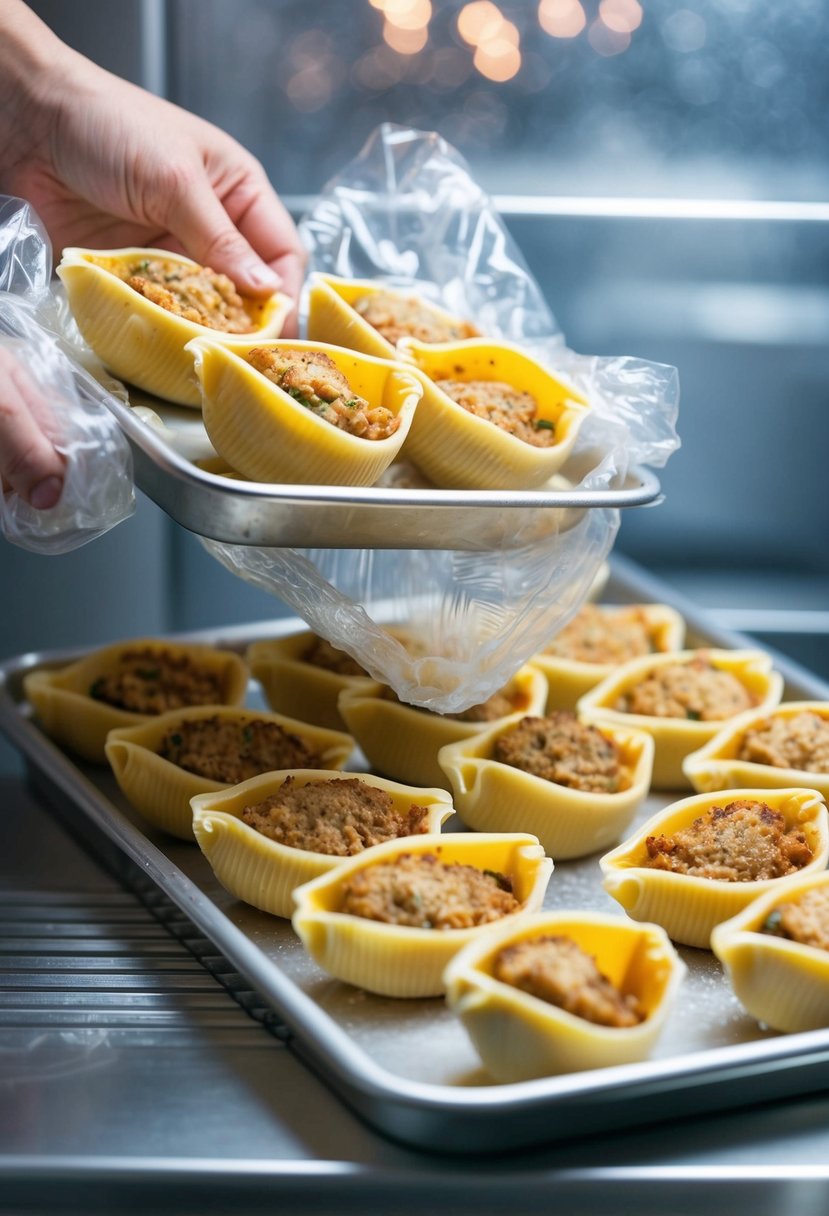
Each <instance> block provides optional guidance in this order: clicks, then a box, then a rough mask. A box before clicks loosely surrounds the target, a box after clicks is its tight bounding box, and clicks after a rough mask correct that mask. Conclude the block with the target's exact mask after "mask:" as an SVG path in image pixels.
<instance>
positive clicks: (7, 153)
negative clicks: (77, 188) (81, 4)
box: [0, 0, 81, 189]
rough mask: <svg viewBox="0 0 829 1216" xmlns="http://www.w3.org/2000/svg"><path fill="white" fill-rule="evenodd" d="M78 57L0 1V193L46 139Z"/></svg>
mask: <svg viewBox="0 0 829 1216" xmlns="http://www.w3.org/2000/svg"><path fill="white" fill-rule="evenodd" d="M80 58H81V57H80V56H78V55H76V53H75V52H74V51H72V50H70V48H69V47H67V46H66V45H65V44H64V43H62V42H61V41H60V39H59V38H57V37H56V36H55V35H54V34H53V33H52V31H51V30H50V29H49V27H48V26H46V25H44V24H43V22H42V21H41V20H40V19H39V18H38V17H36V16H35V15H34V13H32V12H31V10H30V9H28V8H27V7H26V6H25V5H24V4H22V3H19V0H0V189H2V181H3V177H4V175H5V173H6V172H7V171H10V170H12V169H14V167H15V166H16V165H17V164H18V163H19V162H20V161H21V160H23V159H25V158H27V157H32V156H36V155H37V153H38V151H39V150H40V149H41V147H42V146H43V144H44V141H45V140H46V139H47V138H48V134H49V131H50V128H51V125H52V121H53V117H54V114H55V112H56V110H57V109H58V107H59V104H60V97H61V95H62V94H63V93H64V90H65V86H62V84H61V82H62V81H64V80H65V79H66V78H67V75H68V74H70V73H71V70H72V61H73V59H78V60H80Z"/></svg>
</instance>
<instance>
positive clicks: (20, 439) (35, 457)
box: [0, 347, 64, 511]
mask: <svg viewBox="0 0 829 1216" xmlns="http://www.w3.org/2000/svg"><path fill="white" fill-rule="evenodd" d="M46 408H47V405H46V402H45V400H44V397H43V395H42V393H41V392H40V390H39V388H38V386H37V385H36V384H35V382H34V381H33V380H32V378H31V377H30V376H29V374H28V372H27V371H26V369H25V368H24V367H23V365H22V364H21V363H20V362H19V361H18V359H17V358H16V357H15V355H13V354H12V352H11V351H10V350H8V349H6V348H4V347H0V478H2V481H3V483H4V485H5V486H7V487H9V488H11V489H12V490H16V491H17V493H18V494H19V495H20V497H21V498H23V499H25V501H26V502H28V503H30V504H31V506H33V507H35V508H36V509H37V510H41V511H42V510H46V509H48V508H49V507H54V506H55V504H56V503H57V501H58V499H59V498H60V495H61V491H62V490H63V473H64V463H63V458H62V457H61V456H60V454H59V453H58V452H57V451H56V450H55V448H54V446H53V444H52V443H51V441H50V440H49V439H48V438H47V437H46V435H45V434H44V432H43V430H42V429H41V426H40V423H39V422H38V416H39V415H40V416H42V414H43V413H44V412H45V410H46Z"/></svg>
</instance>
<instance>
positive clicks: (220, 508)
mask: <svg viewBox="0 0 829 1216" xmlns="http://www.w3.org/2000/svg"><path fill="white" fill-rule="evenodd" d="M130 402H131V404H130V405H125V404H123V403H122V402H120V401H116V400H114V399H113V401H112V402H111V403H110V408H111V409H112V412H113V413H114V414H115V417H116V418H117V419H118V422H119V424H120V426H121V428H122V430H123V431H124V433H125V435H126V436H127V439H128V440H129V442H130V446H131V447H132V451H133V458H134V463H135V481H136V485H137V486H138V487H139V489H141V490H143V491H144V493H145V494H146V495H147V496H148V497H149V498H152V499H153V501H154V502H156V503H157V504H158V505H159V506H160V507H161V508H162V509H163V510H164V511H166V512H167V514H168V515H170V516H172V518H173V519H174V520H175V521H176V522H177V523H179V524H182V526H183V527H185V528H188V529H189V530H190V531H191V532H196V533H198V534H199V535H200V536H206V537H209V538H210V539H212V540H218V541H224V542H226V543H228V544H239V545H262V546H274V547H282V548H303V549H341V548H347V549H445V548H446V538H447V536H451V537H452V548H453V549H459V550H460V549H463V550H488V549H511V548H517V547H518V546H520V545H524V544H527V543H529V542H531V541H533V540H538V539H540V538H542V537H544V536H547V535H551V534H553V533H555V532H561V531H565V530H566V529H568V528H570V527H573V526H574V525H575V524H576V523H578V521H579V520H580V519H581V517H582V513H583V512H584V511H585V510H587V509H590V508H594V507H638V506H643V505H645V504H646V503H650V502H653V501H654V500H655V499H656V498H657V497H658V495H659V493H660V485H659V480H658V478H657V477H656V476H655V474H654V473H652V472H651V470H650V469H640V468H635V469H632V470H631V471H630V473H629V474H628V475H627V477H626V478H625V480H624V482H623V483H621V484H618V485H614V486H611V487H610V488H608V489H602V490H594V491H586V490H580V489H578V488H577V483H578V482H579V481H580V480H581V478H582V477H583V475H584V471H585V470H586V468H589V467H591V466H592V465H593V464H595V463H598V461H599V459H600V454H599V453H590V452H588V453H583V454H581V455H580V456H579V458H578V461H575V460H571V461H570V462H568V464H567V465H565V467H564V469H563V470H562V473H561V475H559V476H558V477H556V478H554V479H553V480H552V481H551V482H550V483H549V484H548V485H547V486H546V487H543V488H541V489H538V490H438V489H435V488H434V487H424V485H423V483H422V482H420V483H419V482H418V479H417V477H416V475H415V474H414V471H413V470H410V469H407V468H406V467H404V466H393V467H392V469H391V470H390V471H389V473H388V474H387V476H386V478H385V479H384V481H383V483H382V484H380V485H375V486H367V487H362V486H304V485H291V486H283V485H264V484H262V483H259V482H253V481H246V480H244V479H242V478H240V477H239V476H238V475H234V474H233V472H232V470H229V469H228V468H227V466H226V465H224V464H223V462H222V461H221V460H220V459H219V457H218V456H217V455H216V452H215V450H214V449H213V448H212V446H211V445H210V441H209V440H208V438H207V434H206V432H205V430H204V426H203V424H202V421H201V414H200V413H199V411H197V410H188V409H185V408H182V407H177V406H174V405H170V404H168V403H166V402H163V401H159V400H158V398H154V397H149V396H148V395H147V394H144V393H140V392H138V390H131V397H130Z"/></svg>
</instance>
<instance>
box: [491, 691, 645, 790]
mask: <svg viewBox="0 0 829 1216" xmlns="http://www.w3.org/2000/svg"><path fill="white" fill-rule="evenodd" d="M493 759H494V760H497V761H499V762H500V763H501V764H509V765H511V766H512V767H513V768H520V769H522V770H523V771H524V772H526V773H531V774H532V775H533V776H534V777H541V778H542V779H543V780H544V781H552V782H554V783H555V784H556V785H565V786H568V787H570V788H571V789H577V790H586V791H591V792H596V793H603V794H615V793H618V791H619V790H620V789H621V788H622V786H623V779H624V776H625V774H624V769H623V765H622V762H621V753H620V751H619V748H618V746H617V744H616V743H615V742H614V741H613V739H610V738H608V736H607V735H605V734H603V733H602V731H601V730H600V729H599V728H598V727H596V726H589V725H586V724H585V723H582V722H579V720H578V718H577V717H576V715H575V714H574V713H571V712H569V711H568V710H558V711H556V712H555V713H552V714H548V716H547V717H546V718H534V717H527V718H523V719H522V720H521V721H520V722H519V723H518V724H517V725H516V726H513V727H512V728H510V729H509V730H507V731H505V732H504V734H503V735H501V736H500V738H498V739H497V740H496V741H495V746H494V748H493Z"/></svg>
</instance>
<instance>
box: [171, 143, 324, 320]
mask: <svg viewBox="0 0 829 1216" xmlns="http://www.w3.org/2000/svg"><path fill="white" fill-rule="evenodd" d="M202 134H203V135H204V132H203V130H202ZM208 136H212V137H213V141H214V142H213V143H212V144H210V141H209V140H208V138H207V137H208ZM204 139H205V140H207V142H208V144H209V145H210V146H208V147H207V148H206V154H205V158H204V161H203V163H202V165H201V166H200V169H199V172H198V174H197V175H196V176H195V178H194V179H192V180H190V181H187V180H186V178H185V179H183V180H181V181H180V182H179V183H178V188H177V189H176V190H174V191H173V192H172V197H170V198H168V200H167V202H168V206H167V222H168V225H169V229H170V232H171V233H172V235H173V236H174V237H176V238H177V239H178V240H180V241H181V242H182V244H183V245H184V247H185V249H186V251H187V253H188V254H189V255H190V257H192V258H194V259H195V260H196V261H197V262H201V264H202V265H204V266H210V267H211V268H212V269H213V270H216V271H219V272H220V273H223V274H226V275H227V276H228V277H229V278H231V279H232V280H233V281H234V283H236V285H237V287H238V288H239V289H240V291H242V292H243V293H244V294H246V295H265V294H270V293H271V292H273V291H276V290H278V289H280V288H281V289H282V290H283V291H284V292H285V293H286V294H287V295H290V296H291V298H292V299H294V300H296V299H297V298H298V295H299V290H300V288H301V286H302V279H303V275H304V266H305V252H304V250H303V247H302V243H301V241H300V239H299V234H298V232H297V230H296V227H295V225H294V222H293V220H292V219H291V217H290V215H289V214H288V211H287V210H286V208H285V206H284V204H283V203H282V201H281V200H280V198H279V196H278V195H277V194H276V192H275V191H274V189H273V187H272V186H271V184H270V182H269V181H268V178H267V175H266V174H265V171H264V169H263V168H262V166H261V165H260V164H259V162H258V161H257V160H256V159H255V158H254V157H252V156H251V155H250V154H249V153H248V152H246V151H245V149H244V148H242V147H241V146H240V145H239V144H237V143H236V142H235V140H232V139H229V138H228V137H227V136H226V135H225V134H224V133H223V132H215V131H214V130H213V128H208V129H207V135H204Z"/></svg>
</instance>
